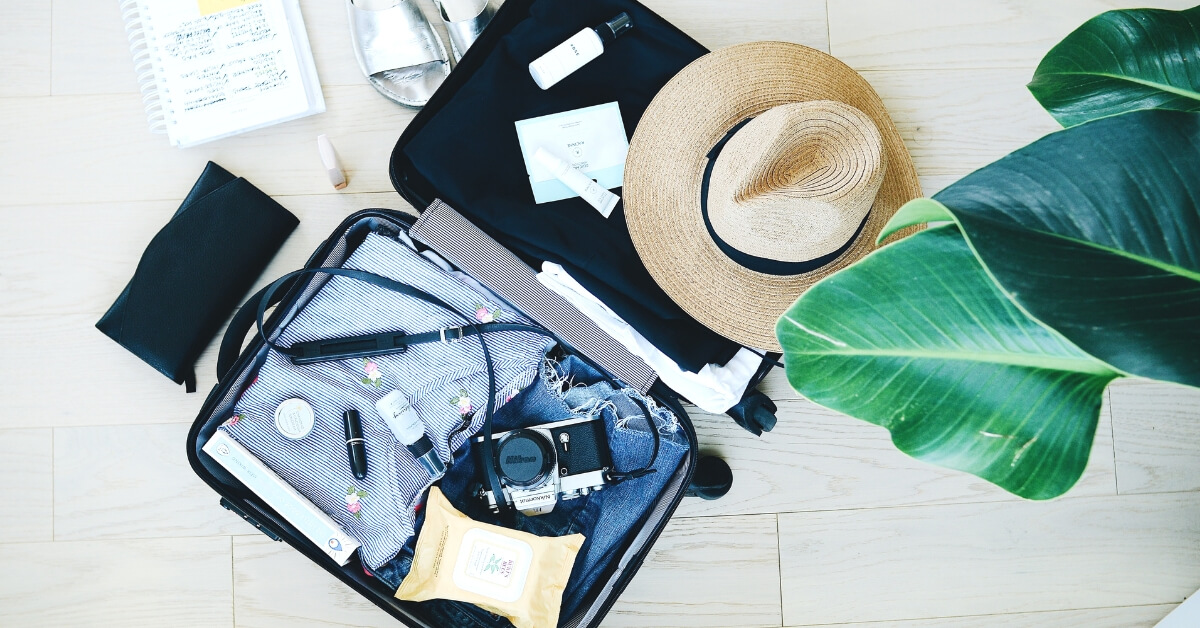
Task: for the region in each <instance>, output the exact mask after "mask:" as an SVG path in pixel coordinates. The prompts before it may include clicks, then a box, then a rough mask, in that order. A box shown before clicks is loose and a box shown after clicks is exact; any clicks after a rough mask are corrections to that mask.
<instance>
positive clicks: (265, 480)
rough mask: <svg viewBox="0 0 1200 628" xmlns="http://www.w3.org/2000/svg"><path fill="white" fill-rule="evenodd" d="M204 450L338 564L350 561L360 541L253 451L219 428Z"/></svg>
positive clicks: (205, 444)
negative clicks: (346, 531) (269, 467)
mask: <svg viewBox="0 0 1200 628" xmlns="http://www.w3.org/2000/svg"><path fill="white" fill-rule="evenodd" d="M202 449H203V450H204V453H206V454H208V455H210V456H212V457H213V460H216V461H217V462H218V463H220V464H221V466H222V467H225V470H226V471H228V472H229V473H230V475H232V476H233V477H235V478H237V479H238V481H240V482H241V483H242V484H245V485H246V488H248V489H250V490H251V491H254V494H255V495H258V496H259V497H261V498H262V500H263V501H264V502H266V503H267V505H268V506H270V507H271V508H273V509H275V512H277V513H279V514H280V515H282V516H283V518H284V519H287V522H288V523H290V524H292V525H293V526H296V529H297V530H300V532H301V533H302V534H304V536H306V537H308V540H310V541H312V542H313V543H315V544H316V545H317V547H320V548H321V549H323V550H325V553H326V554H328V555H329V557H330V558H332V559H334V560H336V561H337V563H338V564H339V565H345V564H346V563H347V562H349V561H350V556H351V555H352V554H354V550H356V549H358V548H359V546H360V545H361V543H359V542H358V541H357V540H355V539H354V537H352V536H350V535H349V534H346V533H345V531H343V530H342V528H341V527H340V526H338V524H337V522H335V521H334V520H333V519H330V518H329V515H326V514H325V513H324V512H321V509H319V508H317V507H316V505H315V504H313V503H312V502H310V501H308V499H307V498H305V497H304V496H303V495H301V494H300V493H297V492H296V489H294V488H292V486H291V485H290V484H288V483H287V482H286V481H284V479H283V478H281V477H279V476H278V475H276V474H275V472H274V471H272V470H270V469H268V468H267V466H266V465H264V464H263V463H262V461H261V460H259V459H258V458H257V457H256V456H255V455H254V454H252V453H250V451H249V450H247V449H246V448H245V447H242V446H241V445H240V444H238V442H237V441H235V440H233V438H231V437H230V436H229V434H226V433H225V432H224V431H222V430H217V432H216V433H215V434H213V436H212V438H210V439H208V442H207V443H204V447H203V448H202Z"/></svg>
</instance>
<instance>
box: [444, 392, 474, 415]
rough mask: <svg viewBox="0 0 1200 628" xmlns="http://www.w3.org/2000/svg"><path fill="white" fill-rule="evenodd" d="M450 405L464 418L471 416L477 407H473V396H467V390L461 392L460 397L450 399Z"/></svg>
mask: <svg viewBox="0 0 1200 628" xmlns="http://www.w3.org/2000/svg"><path fill="white" fill-rule="evenodd" d="M450 405H452V406H455V407H456V408H457V409H458V413H459V415H461V416H462V417H463V418H466V417H468V416H470V414H471V413H472V412H474V411H475V406H473V405H471V396H470V395H468V394H467V391H466V389H462V390H459V391H458V396H457V397H454V398H452V399H450Z"/></svg>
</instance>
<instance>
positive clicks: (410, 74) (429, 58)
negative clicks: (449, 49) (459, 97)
mask: <svg viewBox="0 0 1200 628" xmlns="http://www.w3.org/2000/svg"><path fill="white" fill-rule="evenodd" d="M360 1H361V0H360ZM346 11H347V12H348V14H349V17H350V38H351V41H352V42H353V44H354V56H355V57H356V58H357V59H358V67H359V68H360V69H361V70H362V72H363V75H365V76H366V77H367V81H369V82H370V83H371V85H372V86H373V87H375V89H377V90H379V93H381V94H383V95H384V96H386V97H388V98H389V99H391V100H392V101H394V102H397V103H400V104H401V105H406V106H408V107H422V106H424V105H425V103H427V102H429V99H430V97H432V96H433V93H434V92H435V91H437V88H438V86H440V85H441V84H442V81H444V80H446V77H447V76H449V74H450V59H449V58H448V57H447V56H446V47H445V46H444V45H443V44H442V40H441V38H439V37H438V36H437V33H435V32H434V30H433V27H432V26H431V25H430V24H429V20H427V19H425V14H424V13H422V12H421V10H420V9H419V8H417V6H416V5H415V4H414V3H413V2H412V0H398V1H397V2H396V3H395V5H394V6H391V7H388V8H386V9H382V10H378V11H372V10H368V9H364V8H361V7H359V6H358V5H356V4H355V0H346Z"/></svg>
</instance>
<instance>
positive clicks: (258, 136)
mask: <svg viewBox="0 0 1200 628" xmlns="http://www.w3.org/2000/svg"><path fill="white" fill-rule="evenodd" d="M325 98H326V105H327V107H328V110H327V111H326V112H325V113H323V114H318V115H316V116H310V117H307V118H303V119H300V120H295V121H292V122H286V123H284V124H279V125H275V126H272V127H268V128H265V129H260V130H258V131H254V132H251V133H247V134H244V135H239V136H236V137H231V138H227V139H224V140H221V141H218V142H212V143H209V144H203V145H201V146H196V147H193V148H188V149H182V150H181V149H176V148H172V147H171V146H169V145H168V143H167V139H166V136H164V135H155V134H152V133H150V132H149V130H148V128H147V126H146V120H145V115H144V112H143V109H142V104H141V102H142V101H141V96H139V95H138V94H113V95H104V96H54V97H48V98H21V99H3V100H0V150H2V151H4V152H5V153H6V154H13V155H21V159H16V160H13V161H12V162H10V167H8V168H6V169H4V171H3V172H0V186H2V187H3V188H4V189H5V195H4V198H3V199H0V205H16V206H25V205H47V204H57V203H102V202H106V201H144V200H150V199H173V198H181V197H182V196H183V195H185V194H187V191H188V190H189V189H190V188H191V186H192V184H193V183H194V182H195V181H196V177H197V176H199V174H200V172H201V170H203V168H204V165H205V163H206V162H208V161H209V160H212V161H215V162H217V163H219V164H221V165H222V166H224V167H225V168H226V169H227V170H229V171H230V172H233V173H234V174H237V175H239V176H243V177H245V178H247V179H249V180H250V181H251V182H252V183H254V185H256V186H257V187H258V188H259V189H261V190H262V191H263V192H265V193H267V194H269V195H272V196H281V195H285V194H287V195H299V194H326V193H330V192H332V188H331V186H330V185H329V179H328V178H327V177H326V174H325V169H324V167H323V166H322V165H321V159H320V157H319V155H318V154H317V143H316V137H317V135H318V134H320V133H327V134H328V135H329V139H330V140H332V141H333V145H334V146H335V147H336V148H337V150H338V154H339V156H340V157H341V162H342V166H343V167H344V168H345V170H346V176H347V178H348V179H349V182H350V186H349V187H348V188H347V189H346V192H390V191H392V185H391V182H390V181H389V179H388V173H387V165H388V159H389V156H390V155H391V151H392V148H393V146H394V145H395V143H396V139H397V138H398V137H400V133H401V131H403V129H404V127H405V125H407V124H408V121H409V120H411V119H412V117H413V113H414V112H413V110H412V109H406V108H403V107H400V106H398V105H396V104H394V103H392V102H390V101H388V100H385V99H383V98H380V97H379V95H378V94H377V93H375V90H373V89H372V88H371V87H370V86H367V85H357V86H343V87H330V88H327V89H326V90H325ZM46 120H54V124H46ZM48 177H52V178H48ZM52 182H53V183H54V184H51V183H52Z"/></svg>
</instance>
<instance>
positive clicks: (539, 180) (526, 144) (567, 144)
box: [516, 102, 629, 204]
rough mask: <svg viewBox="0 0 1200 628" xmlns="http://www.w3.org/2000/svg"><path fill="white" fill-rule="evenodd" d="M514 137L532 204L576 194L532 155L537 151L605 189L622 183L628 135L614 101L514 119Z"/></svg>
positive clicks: (627, 148)
mask: <svg viewBox="0 0 1200 628" xmlns="http://www.w3.org/2000/svg"><path fill="white" fill-rule="evenodd" d="M516 125H517V140H518V141H519V142H520V144H521V155H522V156H523V157H524V158H525V170H526V172H528V173H529V185H530V186H531V187H532V188H533V200H534V202H536V203H539V204H540V203H549V202H551V201H561V200H563V199H566V198H572V197H575V196H579V194H578V193H576V192H574V191H572V190H571V188H569V187H567V185H566V184H565V183H563V182H562V181H560V180H559V178H558V177H556V176H555V174H554V172H553V171H552V170H551V169H550V168H549V167H548V166H546V165H545V164H544V163H542V162H541V161H539V160H538V159H536V158H535V157H534V155H536V154H537V152H538V149H539V148H540V149H542V150H544V151H546V152H547V153H549V154H550V155H553V156H554V157H555V158H557V159H558V160H561V161H563V162H566V163H567V164H570V167H571V168H574V169H575V170H578V171H580V172H582V173H583V174H584V175H585V176H587V177H588V178H590V179H593V180H595V181H596V182H597V183H599V184H600V186H601V187H602V188H604V189H613V188H619V187H621V182H622V180H623V179H624V178H625V155H626V153H628V152H629V138H628V137H627V136H626V135H625V123H624V121H623V120H622V119H621V108H620V106H618V104H617V103H615V102H610V103H605V104H603V105H596V106H594V107H584V108H583V109H573V110H571V111H563V112H561V113H555V114H551V115H548V116H541V117H538V118H530V119H528V120H518V121H517V123H516Z"/></svg>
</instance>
